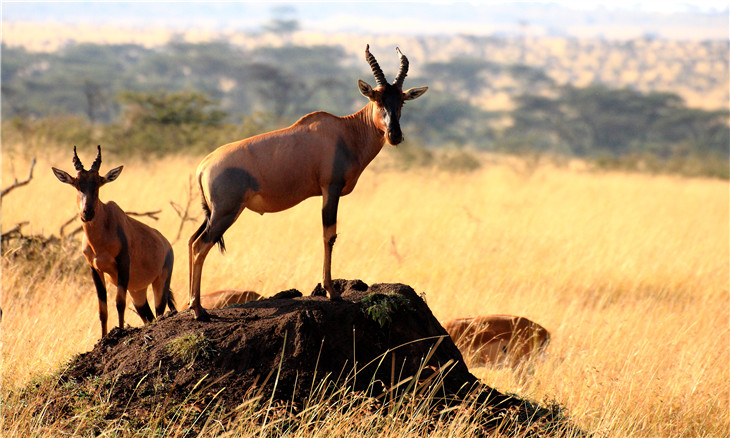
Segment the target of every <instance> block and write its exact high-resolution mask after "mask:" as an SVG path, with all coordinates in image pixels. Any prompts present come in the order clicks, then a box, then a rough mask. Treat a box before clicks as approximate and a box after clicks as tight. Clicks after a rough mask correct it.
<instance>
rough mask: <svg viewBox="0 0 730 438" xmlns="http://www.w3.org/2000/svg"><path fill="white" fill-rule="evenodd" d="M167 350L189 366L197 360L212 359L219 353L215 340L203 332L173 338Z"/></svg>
mask: <svg viewBox="0 0 730 438" xmlns="http://www.w3.org/2000/svg"><path fill="white" fill-rule="evenodd" d="M167 352H168V353H169V354H170V355H171V356H173V357H175V358H177V359H179V360H180V361H182V362H184V363H187V364H188V366H189V367H191V366H193V364H194V363H195V361H196V360H198V359H200V360H210V359H212V358H213V357H215V355H216V353H217V352H216V350H215V347H214V346H213V342H211V340H210V339H208V338H207V337H205V335H204V334H202V333H187V334H184V335H182V336H179V337H177V338H175V339H173V340H172V341H170V342H169V343H168V344H167Z"/></svg>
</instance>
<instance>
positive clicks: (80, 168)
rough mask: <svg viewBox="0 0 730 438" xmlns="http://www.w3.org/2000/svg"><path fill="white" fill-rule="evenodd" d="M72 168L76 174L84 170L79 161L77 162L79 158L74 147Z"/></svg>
mask: <svg viewBox="0 0 730 438" xmlns="http://www.w3.org/2000/svg"><path fill="white" fill-rule="evenodd" d="M73 161H74V168H75V169H76V171H77V172H81V171H82V170H84V165H83V164H81V160H79V156H78V155H77V154H76V146H75V145H74V160H73Z"/></svg>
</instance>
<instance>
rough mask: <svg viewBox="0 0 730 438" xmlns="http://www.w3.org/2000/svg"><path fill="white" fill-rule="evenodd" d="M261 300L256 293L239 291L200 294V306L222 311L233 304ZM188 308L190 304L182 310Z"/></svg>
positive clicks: (226, 290) (229, 290)
mask: <svg viewBox="0 0 730 438" xmlns="http://www.w3.org/2000/svg"><path fill="white" fill-rule="evenodd" d="M261 299H263V297H262V296H261V295H259V294H258V293H256V292H253V291H250V290H238V289H224V290H217V291H214V292H208V293H204V294H200V304H201V305H202V306H203V307H204V308H206V309H222V308H224V307H227V306H230V305H232V304H244V303H248V302H249V301H258V300H261ZM188 307H190V303H188V304H186V305H185V307H183V308H182V310H187V309H188Z"/></svg>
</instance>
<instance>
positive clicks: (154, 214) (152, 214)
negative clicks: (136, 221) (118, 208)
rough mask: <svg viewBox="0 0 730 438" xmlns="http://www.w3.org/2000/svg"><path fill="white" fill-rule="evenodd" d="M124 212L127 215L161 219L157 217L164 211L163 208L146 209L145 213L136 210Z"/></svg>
mask: <svg viewBox="0 0 730 438" xmlns="http://www.w3.org/2000/svg"><path fill="white" fill-rule="evenodd" d="M124 213H126V214H127V216H138V217H143V216H147V217H151V218H152V219H154V220H156V221H157V220H160V218H158V217H157V215H158V214H160V213H162V210H155V211H145V212H144V213H137V212H134V211H125V212H124Z"/></svg>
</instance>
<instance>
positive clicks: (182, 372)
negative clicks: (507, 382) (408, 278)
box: [50, 280, 562, 426]
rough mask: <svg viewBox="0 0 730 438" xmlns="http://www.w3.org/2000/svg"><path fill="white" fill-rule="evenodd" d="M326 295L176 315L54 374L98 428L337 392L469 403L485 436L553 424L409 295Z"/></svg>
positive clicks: (112, 337) (107, 343) (367, 291)
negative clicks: (481, 371)
mask: <svg viewBox="0 0 730 438" xmlns="http://www.w3.org/2000/svg"><path fill="white" fill-rule="evenodd" d="M334 285H335V287H337V288H338V290H339V292H340V293H341V295H342V297H343V299H344V301H343V302H333V301H330V300H328V299H327V298H324V297H319V296H315V295H316V293H317V292H321V290H320V289H321V286H318V288H317V289H315V291H314V292H313V295H311V296H302V294H301V293H299V292H298V291H296V290H289V291H285V292H281V293H279V294H277V295H275V296H274V297H271V298H269V299H264V300H260V301H252V302H248V303H245V304H236V305H233V306H230V307H227V308H223V309H211V310H210V314H211V320H210V321H208V322H200V321H196V320H195V319H194V318H193V317H192V315H191V314H190V313H189V312H182V313H177V314H172V315H166V316H164V317H162V318H160V319H158V320H157V321H156V322H155V323H153V324H150V325H147V326H144V327H139V328H127V329H125V330H119V329H114V330H112V331H111V332H110V333H109V334H108V335H107V336H106V337H104V338H103V339H101V340H100V341H99V342H98V343H97V344H96V346H95V347H94V348H93V350H91V351H90V352H88V353H83V354H80V355H78V356H76V357H75V358H74V359H73V360H72V361H71V362H70V363H69V364H68V365H67V367H66V368H65V370H64V371H62V372H61V373H60V374H59V376H58V379H59V381H60V382H61V383H62V384H61V385H58V388H59V391H75V390H77V388H79V387H85V385H88V384H89V382H93V384H94V385H95V389H94V391H95V392H96V393H97V394H100V395H102V396H103V398H104V399H105V400H108V402H107V403H108V405H107V406H106V407H105V410H104V418H105V419H106V420H116V419H119V418H121V417H123V416H129V415H130V412H131V413H135V416H139V417H141V418H145V415H149V413H151V412H159V411H160V409H162V410H163V411H164V410H165V409H168V410H171V409H179V406H180V405H187V406H188V408H190V409H194V410H195V411H196V416H201V415H202V416H206V415H208V413H209V412H215V413H216V414H215V415H220V413H221V412H224V413H225V412H234V411H235V409H236V408H237V407H238V406H240V405H241V403H243V402H244V401H246V400H250V399H251V398H253V397H260V400H263V401H264V403H266V402H269V401H270V400H275V401H276V402H277V403H280V404H283V405H286V406H289V407H290V408H289V409H292V410H293V411H296V410H297V409H301V407H302V406H305V405H308V404H311V403H312V402H313V399H315V400H314V402H316V400H321V399H323V398H325V399H326V397H327V396H326V395H327V394H334V393H336V392H338V391H340V392H341V393H345V394H354V393H358V394H362V395H363V396H364V397H367V398H369V399H371V400H373V401H374V403H375V404H376V405H377V404H385V403H387V402H388V400H393V399H394V398H397V397H402V396H403V394H406V393H408V394H414V395H416V394H424V395H425V394H427V397H428V398H429V400H428V403H429V404H430V405H431V406H433V411H434V413H435V414H437V413H438V412H441V411H443V409H444V408H445V407H448V406H455V405H458V404H459V403H462V402H464V401H466V400H470V401H469V405H470V406H472V408H473V407H474V406H475V405H476V406H479V408H480V409H484V410H485V411H487V412H490V413H493V415H492V414H490V415H491V417H490V416H487V418H493V419H494V424H493V426H494V425H496V424H498V423H499V424H503V423H504V421H505V418H508V417H510V416H512V417H514V419H515V422H518V420H519V419H522V420H524V421H527V422H529V423H531V424H532V425H533V426H534V423H535V422H536V421H539V420H541V419H545V421H548V422H554V421H556V420H559V419H560V421H562V419H561V418H562V413H559V414H556V411H555V410H554V409H545V408H541V407H539V406H538V405H536V404H534V403H530V402H527V401H524V400H521V399H519V398H517V397H514V396H508V395H505V394H502V393H500V392H498V391H496V390H494V389H492V388H490V387H488V386H486V385H484V384H483V383H481V382H480V381H479V379H477V378H476V377H475V376H474V375H472V374H471V373H470V372H469V370H468V368H467V366H466V365H465V363H464V361H463V359H462V356H461V354H460V352H459V350H458V349H457V347H456V346H455V345H454V343H453V342H452V341H451V338H450V337H449V336H448V334H447V333H446V331H445V330H444V328H443V327H442V326H441V325H440V324H439V322H438V321H437V320H436V318H435V317H434V316H433V314H432V312H431V310H430V309H429V308H428V306H427V305H426V303H425V301H424V300H423V299H422V297H421V296H419V295H418V294H417V293H416V292H415V291H414V290H413V289H412V288H411V287H409V286H406V285H403V284H374V285H372V286H368V285H366V284H365V283H363V282H362V281H359V280H348V281H346V280H335V281H334ZM342 388H347V391H344V392H342ZM87 390H88V389H87ZM475 394H476V395H475ZM323 395H324V397H323ZM474 397H476V399H475V398H474ZM58 399H59V400H73V397H58ZM161 407H162V408H161ZM166 407H169V408H166ZM72 412H74V406H65V405H64V404H63V403H56V404H54V406H53V407H52V412H51V413H50V414H51V415H68V414H70V413H72ZM161 414H162V415H164V412H161ZM558 417H560V418H558ZM441 420H443V418H441ZM201 423H203V422H200V421H199V422H198V423H197V424H201ZM487 423H489V421H487ZM487 426H488V425H487Z"/></svg>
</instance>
